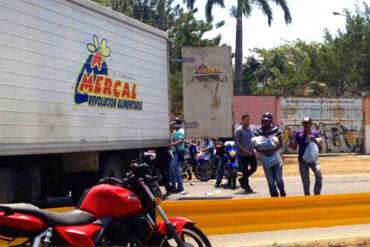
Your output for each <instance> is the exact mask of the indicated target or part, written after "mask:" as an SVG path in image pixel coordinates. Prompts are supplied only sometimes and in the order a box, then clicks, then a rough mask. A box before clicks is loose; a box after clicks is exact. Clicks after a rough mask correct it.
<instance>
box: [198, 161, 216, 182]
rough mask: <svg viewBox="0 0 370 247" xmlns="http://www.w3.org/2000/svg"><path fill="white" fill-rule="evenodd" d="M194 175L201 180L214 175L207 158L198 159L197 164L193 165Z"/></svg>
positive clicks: (204, 180)
mask: <svg viewBox="0 0 370 247" xmlns="http://www.w3.org/2000/svg"><path fill="white" fill-rule="evenodd" d="M194 175H195V177H196V178H197V179H199V180H200V181H202V182H206V181H208V180H210V179H211V178H212V177H213V176H214V170H213V167H212V163H211V162H210V161H209V160H201V161H199V164H198V165H197V166H195V167H194Z"/></svg>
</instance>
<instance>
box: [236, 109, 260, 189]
mask: <svg viewBox="0 0 370 247" xmlns="http://www.w3.org/2000/svg"><path fill="white" fill-rule="evenodd" d="M242 123H243V125H242V126H240V127H239V128H238V130H237V131H236V133H235V144H236V146H237V148H238V162H239V165H240V166H241V170H242V173H243V177H242V178H241V179H239V183H240V185H241V187H242V188H243V189H244V190H245V191H246V192H247V193H252V192H253V190H252V188H251V187H250V185H249V177H250V176H252V174H253V173H255V172H256V170H257V161H256V155H255V153H254V147H253V144H252V138H253V136H254V129H253V128H252V127H251V126H250V116H249V115H248V114H245V115H244V116H243V117H242Z"/></svg>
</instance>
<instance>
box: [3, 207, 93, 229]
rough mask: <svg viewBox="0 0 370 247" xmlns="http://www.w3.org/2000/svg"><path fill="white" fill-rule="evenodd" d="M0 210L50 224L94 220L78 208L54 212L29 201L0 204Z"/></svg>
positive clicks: (68, 223)
mask: <svg viewBox="0 0 370 247" xmlns="http://www.w3.org/2000/svg"><path fill="white" fill-rule="evenodd" d="M1 211H3V212H5V214H6V215H9V214H13V213H23V214H27V215H32V216H36V217H39V218H41V219H42V220H44V221H46V222H47V223H49V225H50V226H77V225H84V224H89V223H92V222H94V221H95V220H96V219H95V217H94V216H93V215H92V214H90V213H88V212H85V211H82V210H79V209H74V210H71V211H68V212H61V213H54V212H50V211H46V210H42V209H40V208H39V207H36V206H35V205H32V204H29V203H12V204H0V212H1Z"/></svg>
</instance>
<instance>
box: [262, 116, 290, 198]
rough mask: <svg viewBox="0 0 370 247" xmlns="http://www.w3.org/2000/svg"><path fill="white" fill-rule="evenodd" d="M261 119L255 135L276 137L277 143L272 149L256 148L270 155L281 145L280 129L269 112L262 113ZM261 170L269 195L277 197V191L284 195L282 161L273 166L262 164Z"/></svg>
mask: <svg viewBox="0 0 370 247" xmlns="http://www.w3.org/2000/svg"><path fill="white" fill-rule="evenodd" d="M261 121H262V124H261V125H262V126H261V128H259V129H257V131H256V132H255V136H264V137H266V138H273V137H277V138H278V140H279V143H278V144H277V145H276V147H275V148H274V149H272V150H268V151H262V150H258V149H257V148H256V150H257V151H258V152H259V153H261V154H262V155H267V156H272V155H273V154H274V153H276V152H279V150H280V149H281V147H282V146H283V139H282V136H281V135H282V131H281V129H280V128H279V127H278V126H276V125H275V124H274V123H273V117H272V115H271V114H270V113H265V114H263V115H262V118H261ZM263 170H264V171H265V176H266V179H267V183H268V186H269V190H270V195H271V197H278V196H279V191H280V196H281V197H285V196H286V193H285V189H284V180H283V163H282V162H280V163H279V164H274V165H273V166H270V167H267V166H265V165H263ZM278 189H279V191H278Z"/></svg>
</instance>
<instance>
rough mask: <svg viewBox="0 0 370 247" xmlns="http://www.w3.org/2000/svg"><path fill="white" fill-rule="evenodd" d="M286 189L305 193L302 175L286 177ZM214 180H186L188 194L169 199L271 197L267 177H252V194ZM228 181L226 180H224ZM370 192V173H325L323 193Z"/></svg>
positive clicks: (296, 193)
mask: <svg viewBox="0 0 370 247" xmlns="http://www.w3.org/2000/svg"><path fill="white" fill-rule="evenodd" d="M284 182H285V189H286V193H287V195H288V196H300V195H303V188H302V182H301V178H300V177H286V178H284ZM214 183H215V181H214V180H210V181H208V182H200V181H197V180H194V181H192V182H190V181H186V182H185V184H184V187H185V191H186V193H187V194H186V195H180V194H171V195H170V196H169V197H168V198H167V199H168V200H184V199H192V198H196V199H198V198H199V199H202V198H208V199H209V198H218V197H227V198H230V197H232V198H256V197H257V198H258V197H259V198H263V197H269V196H270V194H269V191H268V187H267V182H266V179H265V178H251V180H250V185H251V187H252V188H253V190H254V191H255V192H254V193H252V194H246V193H244V191H243V189H241V188H240V187H238V188H237V190H230V189H227V188H226V187H224V188H222V187H221V188H215V187H214ZM224 183H226V181H224ZM313 183H314V177H311V191H312V190H313ZM361 192H370V174H349V175H327V176H325V174H324V175H323V188H322V194H347V193H361Z"/></svg>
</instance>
